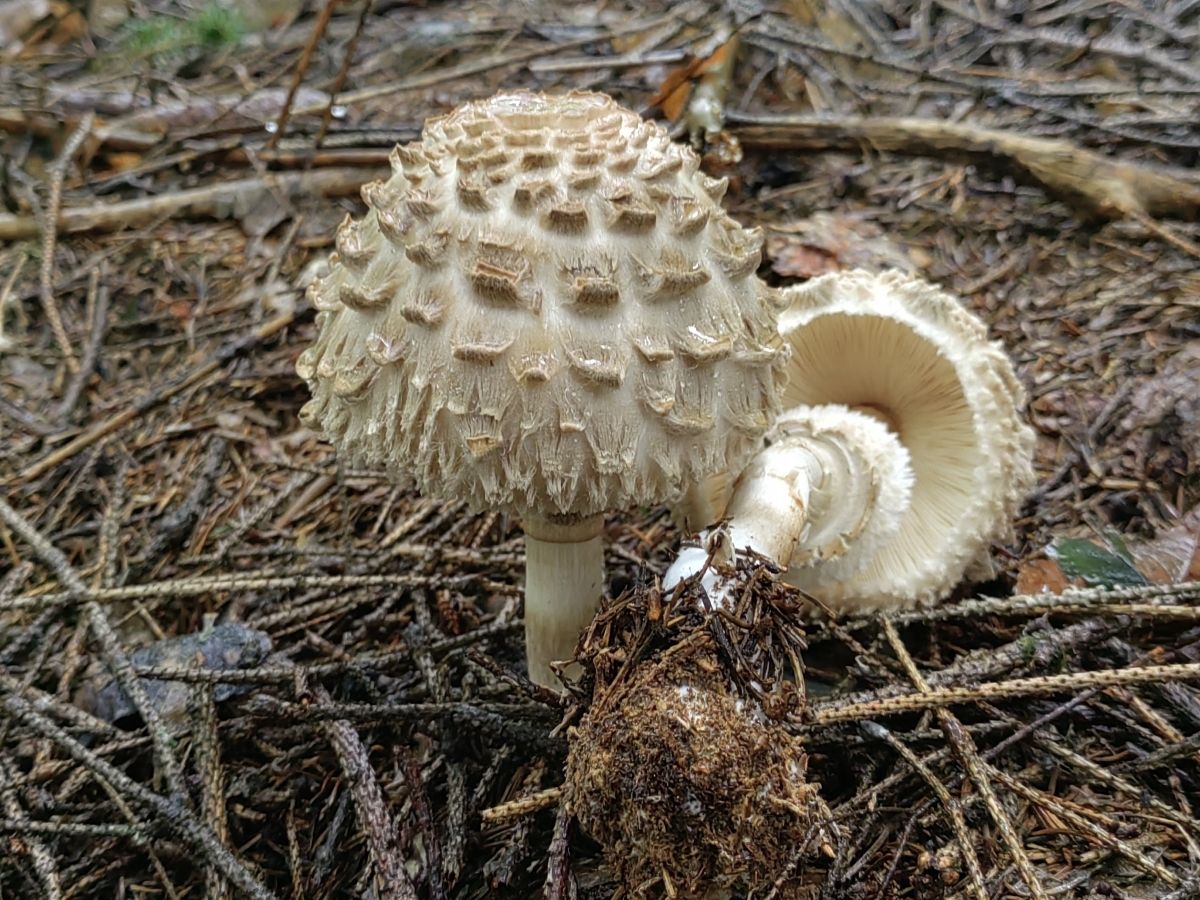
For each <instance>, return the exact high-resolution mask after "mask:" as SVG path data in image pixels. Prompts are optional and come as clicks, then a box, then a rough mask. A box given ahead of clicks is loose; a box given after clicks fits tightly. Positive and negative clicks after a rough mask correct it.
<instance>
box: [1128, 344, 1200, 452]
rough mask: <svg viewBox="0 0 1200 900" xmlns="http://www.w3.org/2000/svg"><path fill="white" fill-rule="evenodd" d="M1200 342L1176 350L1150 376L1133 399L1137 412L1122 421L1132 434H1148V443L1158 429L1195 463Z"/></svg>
mask: <svg viewBox="0 0 1200 900" xmlns="http://www.w3.org/2000/svg"><path fill="white" fill-rule="evenodd" d="M1197 385H1200V341H1190V342H1189V343H1187V344H1186V345H1185V346H1184V347H1183V348H1182V349H1181V350H1179V351H1178V352H1176V353H1175V354H1174V355H1173V356H1172V357H1171V358H1170V359H1169V360H1167V364H1166V365H1165V366H1163V367H1162V370H1161V371H1159V372H1158V374H1156V375H1154V376H1152V377H1150V378H1148V379H1146V380H1145V381H1143V382H1142V384H1141V385H1139V386H1138V388H1137V390H1135V391H1134V393H1133V397H1132V398H1131V399H1130V406H1131V407H1132V408H1133V412H1132V413H1130V414H1129V415H1128V416H1126V417H1125V419H1124V420H1123V421H1122V422H1121V428H1122V429H1124V430H1125V431H1126V432H1128V433H1130V434H1131V435H1133V434H1135V433H1144V436H1145V437H1146V438H1147V441H1146V443H1150V440H1149V438H1153V437H1154V436H1155V435H1156V434H1157V433H1158V432H1162V433H1163V434H1162V435H1161V436H1164V437H1166V436H1168V435H1169V440H1170V442H1171V443H1172V444H1174V445H1175V446H1177V447H1179V448H1180V449H1182V450H1183V451H1184V452H1185V453H1186V454H1187V455H1188V457H1189V459H1190V460H1191V461H1192V463H1193V464H1197V463H1200V390H1198V389H1197Z"/></svg>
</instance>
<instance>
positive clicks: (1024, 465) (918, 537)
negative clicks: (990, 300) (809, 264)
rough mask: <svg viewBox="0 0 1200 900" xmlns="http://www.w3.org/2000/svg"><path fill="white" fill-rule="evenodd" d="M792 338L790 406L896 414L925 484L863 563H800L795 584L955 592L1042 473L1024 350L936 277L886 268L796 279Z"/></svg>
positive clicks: (835, 592)
mask: <svg viewBox="0 0 1200 900" xmlns="http://www.w3.org/2000/svg"><path fill="white" fill-rule="evenodd" d="M784 293H785V294H786V295H787V297H788V298H789V300H790V306H789V307H788V309H786V310H785V311H784V312H783V313H782V314H781V316H780V331H781V332H782V334H783V335H784V337H785V339H786V340H788V341H789V342H790V344H791V346H792V360H791V363H790V364H789V381H788V386H787V389H786V391H785V399H784V405H785V406H786V407H788V408H791V407H794V406H798V405H809V406H816V405H820V404H829V403H839V404H843V405H845V406H848V407H850V408H852V409H857V410H860V411H863V412H868V413H870V414H872V415H874V416H877V417H878V418H880V419H881V420H883V421H884V422H885V423H887V424H888V425H889V426H890V428H891V429H892V431H893V432H894V433H895V434H896V436H897V437H898V438H899V440H900V443H901V444H902V445H903V446H904V447H905V449H907V451H908V453H909V456H910V458H911V462H912V471H913V487H912V498H911V504H910V506H909V510H908V512H907V514H906V515H905V517H904V519H903V521H902V523H901V525H900V530H899V532H898V534H897V535H896V536H895V537H894V538H893V539H892V540H890V541H888V542H887V543H886V544H885V545H884V546H882V547H881V548H880V549H879V550H878V551H877V552H876V553H875V556H874V559H873V560H872V561H871V562H870V563H869V564H868V565H867V566H866V568H865V569H864V570H862V571H861V572H859V573H857V574H854V575H852V576H850V575H849V574H848V573H846V572H843V571H840V570H839V566H838V565H830V566H829V568H828V571H826V570H825V569H824V567H823V566H822V565H821V564H820V563H817V564H815V565H811V566H809V567H807V568H802V567H798V566H797V567H793V568H791V569H789V571H788V573H787V580H788V581H789V582H791V583H792V584H795V585H797V586H798V587H802V588H805V589H809V590H813V591H816V592H818V593H819V595H820V597H821V599H822V600H823V601H824V602H826V603H829V604H831V605H832V606H834V607H835V608H839V607H840V608H855V609H864V608H883V607H892V606H905V605H912V604H914V603H919V602H930V601H933V600H936V599H939V598H940V597H942V596H944V595H945V594H946V593H947V592H949V591H950V589H951V588H953V587H954V585H955V584H957V583H958V581H959V580H961V578H962V576H963V573H964V572H965V571H966V570H967V569H969V568H970V567H972V566H973V565H978V564H979V563H980V562H981V561H986V560H987V559H988V555H989V552H990V545H991V543H992V542H993V541H1002V540H1004V539H1006V538H1009V537H1010V536H1011V534H1012V520H1013V518H1014V516H1015V515H1016V512H1017V508H1018V506H1019V504H1020V502H1021V499H1022V498H1023V497H1024V495H1025V493H1026V492H1027V491H1028V490H1029V488H1030V487H1031V485H1032V483H1033V478H1034V476H1033V467H1032V455H1033V442H1034V436H1033V431H1032V429H1030V428H1029V426H1028V425H1026V424H1025V423H1024V422H1023V421H1022V419H1021V417H1020V415H1019V413H1018V411H1019V410H1020V409H1021V408H1022V407H1023V406H1024V403H1025V396H1024V391H1023V389H1022V388H1021V385H1020V383H1019V382H1018V381H1017V379H1016V376H1015V374H1014V372H1013V368H1012V363H1011V362H1010V361H1009V358H1008V356H1007V355H1006V354H1005V352H1004V350H1003V349H1002V347H1001V346H1000V344H999V343H998V342H989V341H988V340H987V329H986V326H985V325H984V324H983V323H982V322H981V321H980V320H979V319H977V318H976V317H975V316H973V315H971V314H970V313H969V312H967V311H966V310H965V309H964V308H963V307H962V306H961V305H960V304H959V303H958V302H957V301H956V300H955V299H954V298H952V297H950V296H949V295H947V294H945V293H943V292H942V291H940V290H938V289H937V288H935V287H934V286H933V285H930V284H928V283H926V282H923V281H920V280H919V279H916V278H912V277H909V276H907V275H902V274H900V273H898V272H886V273H883V274H879V275H872V274H868V273H866V272H844V273H836V274H832V275H826V276H823V277H821V278H817V279H815V280H813V281H810V282H808V283H806V284H804V285H801V286H798V287H794V288H788V289H786V290H785V291H784Z"/></svg>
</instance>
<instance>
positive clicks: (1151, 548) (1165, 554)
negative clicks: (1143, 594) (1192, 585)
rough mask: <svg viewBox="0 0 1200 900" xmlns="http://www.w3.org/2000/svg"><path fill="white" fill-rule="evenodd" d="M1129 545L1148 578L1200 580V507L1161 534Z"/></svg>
mask: <svg viewBox="0 0 1200 900" xmlns="http://www.w3.org/2000/svg"><path fill="white" fill-rule="evenodd" d="M1127 547H1128V550H1129V553H1130V555H1131V556H1132V557H1133V562H1134V565H1136V566H1137V569H1138V571H1139V572H1141V573H1142V574H1143V575H1145V576H1146V579H1147V580H1148V581H1152V582H1154V583H1155V584H1177V583H1179V582H1181V581H1195V580H1198V579H1200V506H1198V507H1196V508H1194V509H1193V510H1192V511H1191V512H1189V513H1188V514H1187V515H1186V516H1184V517H1183V518H1182V519H1180V520H1179V524H1177V525H1175V526H1173V527H1171V528H1169V529H1167V530H1166V531H1164V532H1163V533H1162V534H1160V535H1158V537H1156V538H1153V539H1152V540H1149V541H1144V542H1140V543H1139V542H1130V543H1128V544H1127Z"/></svg>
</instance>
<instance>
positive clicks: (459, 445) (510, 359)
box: [296, 92, 787, 681]
mask: <svg viewBox="0 0 1200 900" xmlns="http://www.w3.org/2000/svg"><path fill="white" fill-rule="evenodd" d="M391 164H392V175H391V177H390V178H388V179H387V180H386V181H379V182H373V183H371V184H368V185H366V186H365V187H364V188H363V191H362V195H363V199H364V201H365V202H366V204H367V206H368V211H367V213H366V215H365V217H364V218H363V219H361V220H360V221H354V220H352V219H350V218H347V219H346V221H345V222H343V223H342V225H341V227H340V228H339V229H338V232H337V241H336V252H335V253H334V254H333V255H332V256H331V258H330V262H331V269H330V273H329V275H328V276H326V277H325V278H322V279H321V280H319V281H318V282H316V283H315V284H314V285H313V286H312V288H311V289H310V292H309V297H310V300H311V302H312V304H313V306H315V307H316V309H317V311H318V312H317V337H316V340H315V341H314V343H313V344H312V346H311V347H309V348H308V349H307V350H305V351H304V353H303V354H302V355H301V356H300V358H299V360H298V362H297V365H296V369H297V372H298V373H299V374H300V376H301V377H302V378H304V380H305V381H306V382H307V383H308V386H309V388H310V390H311V392H312V399H311V400H310V401H309V402H308V403H307V404H306V405H305V406H304V408H303V409H302V410H301V418H302V419H303V420H304V421H305V422H306V423H308V424H310V425H311V426H312V427H314V428H317V429H319V430H321V431H323V432H324V433H325V435H326V437H327V438H328V439H329V440H331V441H332V442H333V443H334V444H335V445H336V446H337V448H338V451H339V453H340V454H341V455H342V456H343V457H345V458H346V459H348V460H350V461H352V462H354V463H356V464H359V465H366V466H377V467H382V468H384V469H386V470H387V471H388V472H389V473H390V475H391V476H392V477H393V478H394V479H396V480H397V481H400V482H415V483H416V485H417V486H418V487H419V488H420V490H421V491H422V492H423V493H424V494H426V495H427V496H430V497H442V498H449V499H454V500H463V501H466V502H467V504H468V505H469V506H470V508H471V509H473V510H476V511H481V510H499V511H504V512H509V513H513V514H515V515H517V516H520V517H521V519H522V520H523V522H524V523H525V525H526V531H527V533H528V534H529V535H530V536H531V537H532V539H533V540H534V541H538V542H540V543H539V544H538V545H537V547H536V548H535V554H534V555H535V556H537V557H538V559H539V560H542V561H547V560H549V561H550V562H549V563H547V565H550V566H551V568H547V569H546V571H545V572H543V573H541V574H539V575H538V577H536V578H531V579H530V580H529V581H528V583H527V584H528V585H529V586H530V587H528V588H527V600H528V599H529V596H528V591H529V590H534V591H540V590H543V586H545V588H546V589H549V590H552V592H553V596H548V597H534V598H532V599H533V601H534V602H533V603H532V604H530V603H527V613H528V611H529V609H530V608H533V609H534V610H535V614H534V615H535V617H537V616H541V615H542V614H543V613H542V611H543V610H544V609H547V608H553V609H555V610H558V611H559V613H561V615H559V613H555V614H556V615H559V621H557V622H556V623H554V627H553V628H551V629H550V631H549V632H548V634H547V635H544V636H542V637H543V638H544V640H542V639H541V638H539V646H540V647H544V648H552V649H548V650H546V652H548V653H550V654H552V655H551V656H550V658H563V657H565V656H569V655H570V653H571V650H572V648H573V647H574V643H575V637H577V636H578V634H579V630H580V629H581V628H582V626H583V625H584V624H586V622H587V621H588V619H590V618H591V615H592V612H593V611H594V609H595V606H596V605H597V603H598V602H599V593H598V592H597V586H598V585H602V583H603V579H602V577H601V573H600V566H601V564H602V559H601V547H600V541H599V534H600V528H601V526H602V519H601V518H600V517H601V515H602V514H603V513H604V512H606V511H611V510H620V509H624V508H626V507H629V506H632V505H635V504H657V503H662V502H666V501H668V500H672V499H674V498H675V497H677V496H679V495H680V494H681V493H682V491H683V490H684V489H685V488H686V487H687V486H688V485H690V484H693V483H696V482H698V481H699V480H701V479H703V478H705V477H706V476H708V475H710V474H713V473H716V472H720V471H726V470H728V471H738V470H740V469H741V467H742V466H743V465H744V463H745V462H746V460H747V459H749V457H750V456H751V455H752V454H753V453H754V452H755V451H756V449H757V447H758V445H759V443H760V441H761V438H762V435H763V434H764V432H765V431H766V429H767V428H768V427H769V426H770V424H771V421H772V419H773V416H774V414H775V412H776V411H777V410H778V408H779V396H780V392H781V390H782V382H783V367H784V363H785V360H786V356H787V352H786V349H785V348H784V346H783V342H782V340H781V338H780V336H779V332H778V329H777V318H778V309H779V304H780V303H781V298H780V296H779V295H778V293H777V292H774V291H770V290H768V289H767V288H766V287H765V286H764V285H763V284H762V283H761V282H760V281H758V279H757V278H756V277H755V276H754V271H755V268H756V266H757V264H758V261H759V258H760V251H761V247H762V234H761V232H760V231H759V230H757V229H755V230H747V229H744V228H742V227H741V226H739V225H738V224H737V223H736V222H734V221H733V220H732V219H730V217H729V216H728V215H726V214H725V212H724V211H723V210H722V209H721V206H720V199H721V196H722V194H723V193H724V190H725V182H724V181H723V180H717V179H712V178H709V177H708V176H706V175H704V174H703V173H702V172H700V171H699V159H698V157H697V156H696V154H695V153H693V152H692V151H691V149H690V148H687V147H683V146H680V145H677V144H673V143H672V142H671V140H670V139H669V136H668V135H667V133H666V132H665V131H664V130H663V129H662V128H661V127H660V126H658V125H657V124H654V123H652V122H645V121H643V120H642V119H641V118H639V117H638V116H637V114H636V113H633V112H631V111H630V110H627V109H624V108H622V107H621V106H618V105H617V104H616V103H615V102H614V101H613V100H612V99H611V98H609V97H607V96H605V95H603V94H596V93H570V94H566V95H561V96H549V95H544V94H536V93H529V92H512V93H502V94H498V95H496V96H494V97H492V98H490V99H488V100H483V101H478V102H473V103H467V104H465V105H463V106H460V107H458V108H457V109H455V110H454V111H452V112H450V113H449V114H448V115H445V116H442V117H440V118H436V119H431V120H429V121H428V122H427V123H426V124H425V128H424V131H423V132H422V137H421V140H420V141H418V142H416V143H412V144H407V145H403V146H398V147H396V149H395V150H394V151H393V152H392V154H391ZM584 532H586V533H584ZM560 558H561V559H560ZM556 560H560V561H561V563H562V568H563V570H564V571H567V572H569V573H574V574H573V575H569V574H568V575H562V576H561V577H560V575H558V574H556V573H555V572H554V571H552V569H553V567H554V566H556V565H557V562H555V561H556ZM538 565H539V566H542V563H540V562H539V563H538ZM543 575H544V577H543ZM576 576H577V577H576ZM573 578H574V579H575V580H572V579H573ZM573 584H574V585H576V586H575V587H571V585H573ZM584 595H588V596H584ZM528 622H529V616H528V615H527V623H528ZM568 636H569V640H568ZM541 653H542V651H541V650H539V651H538V654H539V655H540V654H541ZM533 663H534V661H533V659H532V657H531V665H532V664H533ZM536 666H537V671H536V672H533V669H532V668H531V672H532V673H533V674H534V677H535V678H536V679H538V680H543V681H544V680H545V679H547V678H549V677H551V676H550V674H549V669H548V668H546V660H539V661H537V663H536Z"/></svg>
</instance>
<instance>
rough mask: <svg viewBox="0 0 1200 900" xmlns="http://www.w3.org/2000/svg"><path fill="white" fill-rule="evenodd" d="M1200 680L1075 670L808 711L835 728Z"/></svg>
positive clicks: (1188, 669) (1198, 669) (1193, 673)
mask: <svg viewBox="0 0 1200 900" xmlns="http://www.w3.org/2000/svg"><path fill="white" fill-rule="evenodd" d="M1198 680H1200V663H1178V664H1174V665H1166V666H1138V667H1136V668H1131V669H1101V670H1099V671H1095V672H1071V673H1067V674H1063V675H1043V676H1039V677H1036V678H1011V679H1009V680H1007V681H997V682H995V683H993V684H980V685H974V686H972V687H960V688H941V689H934V690H930V691H917V692H914V693H911V694H901V695H900V696H898V697H886V698H884V699H881V700H868V701H865V702H862V703H850V704H843V703H839V702H837V701H832V702H828V703H817V704H814V705H813V706H812V707H811V708H810V709H809V716H808V719H807V722H806V724H808V725H818V726H819V725H831V724H833V723H835V722H854V721H857V720H858V719H870V718H876V717H879V716H894V715H900V714H902V713H908V712H914V711H916V710H922V709H938V708H940V707H944V706H955V705H957V704H960V703H974V702H977V701H981V700H989V701H991V700H1006V699H1012V698H1014V697H1036V696H1044V695H1047V694H1059V693H1069V692H1071V691H1077V690H1079V689H1081V688H1092V687H1114V686H1119V685H1126V684H1168V683H1170V682H1173V681H1198Z"/></svg>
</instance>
